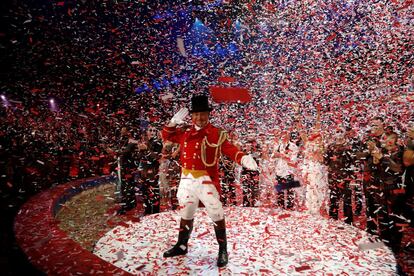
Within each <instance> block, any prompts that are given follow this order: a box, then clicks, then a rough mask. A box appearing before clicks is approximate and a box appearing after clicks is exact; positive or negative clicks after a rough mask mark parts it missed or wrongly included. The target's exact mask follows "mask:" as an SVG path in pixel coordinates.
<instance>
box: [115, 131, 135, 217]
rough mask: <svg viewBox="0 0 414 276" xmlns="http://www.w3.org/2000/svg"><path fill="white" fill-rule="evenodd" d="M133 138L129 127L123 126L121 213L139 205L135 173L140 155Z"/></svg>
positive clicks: (121, 142) (121, 140)
mask: <svg viewBox="0 0 414 276" xmlns="http://www.w3.org/2000/svg"><path fill="white" fill-rule="evenodd" d="M133 138H134V137H133V134H132V133H131V131H129V130H128V128H127V127H122V128H121V138H120V144H121V149H120V150H121V152H120V167H119V168H118V169H120V171H121V173H120V174H121V191H120V192H121V208H120V209H119V210H118V214H120V215H122V214H125V213H126V212H127V211H130V210H132V209H133V208H135V207H136V205H137V202H136V196H135V192H136V182H135V173H136V171H137V168H138V162H139V157H138V156H137V141H136V140H134V139H133Z"/></svg>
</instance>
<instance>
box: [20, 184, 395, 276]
mask: <svg viewBox="0 0 414 276" xmlns="http://www.w3.org/2000/svg"><path fill="white" fill-rule="evenodd" d="M110 181H113V178H112V177H102V178H97V179H86V180H85V179H83V180H78V181H74V182H71V183H67V184H63V185H59V186H56V187H54V188H52V189H49V190H47V191H44V192H42V193H40V194H38V195H36V196H34V197H32V198H31V199H30V200H29V201H28V202H26V203H25V204H24V205H23V207H22V208H21V210H20V211H19V214H18V215H17V217H16V219H15V224H14V230H15V235H16V240H17V242H18V244H19V246H20V247H21V248H22V250H23V251H24V252H25V254H26V255H27V256H28V258H29V260H30V261H31V262H32V263H33V264H34V265H35V266H36V267H37V268H39V269H40V270H41V271H43V272H45V273H46V274H48V275H98V274H100V275H102V274H103V275H130V274H135V275H166V274H168V275H171V274H174V275H201V274H203V275H217V274H221V275H266V274H267V275H338V274H344V275H395V271H396V268H395V263H396V261H395V258H394V255H393V254H392V252H391V251H390V250H389V249H388V248H387V247H385V246H383V245H382V244H381V243H375V242H372V241H373V237H371V236H370V235H369V234H367V233H366V232H364V231H362V230H360V229H358V228H355V227H352V226H350V225H347V224H344V223H342V222H340V221H334V220H327V219H324V218H319V217H314V216H311V215H308V214H306V213H300V212H294V211H283V210H278V209H272V210H271V209H266V208H243V207H229V208H226V209H225V213H226V220H227V229H228V230H227V232H228V251H229V255H230V261H229V264H228V266H227V267H226V268H223V269H220V270H218V268H217V267H216V264H215V263H216V257H217V244H216V241H215V237H214V231H213V226H212V223H211V222H210V219H209V218H208V216H207V214H206V212H205V210H204V209H199V210H198V211H197V212H198V213H197V214H196V220H195V227H194V231H193V233H192V237H191V240H190V242H189V253H188V255H186V256H181V257H176V258H170V259H164V258H163V257H162V253H163V251H164V250H166V249H167V248H169V247H170V246H171V245H172V244H174V242H175V240H176V236H177V233H178V220H179V217H178V214H177V213H176V212H174V211H168V212H163V213H160V214H154V215H150V216H146V217H143V218H142V219H141V220H140V221H139V220H137V219H128V220H127V221H126V222H123V223H121V224H119V225H118V226H115V227H114V228H112V229H111V230H110V231H108V232H106V234H103V236H102V238H101V239H100V240H99V241H98V242H97V243H96V246H95V250H94V252H93V253H92V252H91V251H89V250H86V249H85V248H83V247H82V246H80V245H79V244H78V243H77V242H75V241H74V240H72V239H71V238H70V237H69V236H68V234H67V233H66V232H65V231H63V230H62V229H61V228H60V227H59V224H58V222H57V221H56V214H57V212H58V211H59V210H60V209H61V208H62V207H64V206H65V203H66V202H67V201H69V200H70V199H71V198H72V197H73V196H74V195H76V194H79V193H82V192H83V191H85V190H88V189H91V188H94V187H97V186H99V185H101V184H104V183H108V182H110ZM370 247H371V248H370Z"/></svg>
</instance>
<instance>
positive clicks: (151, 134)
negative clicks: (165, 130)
mask: <svg viewBox="0 0 414 276" xmlns="http://www.w3.org/2000/svg"><path fill="white" fill-rule="evenodd" d="M156 136H157V129H156V128H154V127H150V128H148V130H147V137H148V138H149V139H151V138H153V137H156Z"/></svg>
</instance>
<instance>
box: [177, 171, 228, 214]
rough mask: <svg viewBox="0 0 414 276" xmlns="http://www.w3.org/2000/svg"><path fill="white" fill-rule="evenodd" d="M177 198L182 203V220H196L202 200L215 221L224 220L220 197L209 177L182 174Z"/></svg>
mask: <svg viewBox="0 0 414 276" xmlns="http://www.w3.org/2000/svg"><path fill="white" fill-rule="evenodd" d="M177 198H178V202H179V203H180V215H181V218H183V219H185V220H190V219H193V218H194V214H195V212H196V209H197V207H198V203H199V201H200V200H201V202H202V203H203V204H204V206H205V207H206V210H207V213H208V215H209V217H210V218H211V219H212V220H213V221H219V220H222V219H224V211H223V205H222V204H221V201H220V195H219V193H218V192H217V189H216V187H215V186H214V183H213V182H212V181H211V178H210V177H209V176H201V177H198V178H194V177H193V175H192V174H191V173H190V174H188V175H187V176H185V175H183V174H181V180H180V185H179V186H178V192H177Z"/></svg>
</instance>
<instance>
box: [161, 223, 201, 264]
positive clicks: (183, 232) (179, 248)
mask: <svg viewBox="0 0 414 276" xmlns="http://www.w3.org/2000/svg"><path fill="white" fill-rule="evenodd" d="M193 221H194V219H191V220H186V219H181V221H180V232H179V233H178V241H177V243H176V244H175V245H174V246H173V248H171V249H170V250H167V251H165V252H164V258H168V257H174V256H179V255H185V254H187V252H188V248H187V243H188V240H189V239H190V235H191V231H192V230H193Z"/></svg>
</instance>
